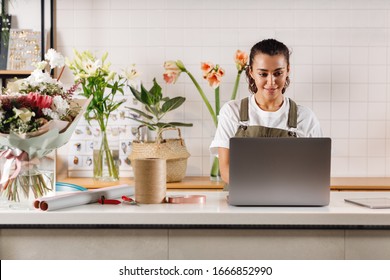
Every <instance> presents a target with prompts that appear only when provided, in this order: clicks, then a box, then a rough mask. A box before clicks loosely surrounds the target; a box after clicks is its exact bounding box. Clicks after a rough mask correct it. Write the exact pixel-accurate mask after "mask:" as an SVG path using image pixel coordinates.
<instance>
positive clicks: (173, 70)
mask: <svg viewBox="0 0 390 280" xmlns="http://www.w3.org/2000/svg"><path fill="white" fill-rule="evenodd" d="M164 68H165V72H164V74H163V78H164V80H165V82H166V83H167V84H174V83H176V81H177V79H178V78H179V76H180V73H181V72H182V70H181V69H180V68H179V67H178V66H177V63H176V62H175V61H173V60H170V61H165V62H164Z"/></svg>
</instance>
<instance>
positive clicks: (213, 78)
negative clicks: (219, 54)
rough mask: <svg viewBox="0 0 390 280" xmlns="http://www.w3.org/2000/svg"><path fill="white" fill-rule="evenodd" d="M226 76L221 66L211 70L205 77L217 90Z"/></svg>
mask: <svg viewBox="0 0 390 280" xmlns="http://www.w3.org/2000/svg"><path fill="white" fill-rule="evenodd" d="M224 74H225V70H223V69H222V68H221V67H219V65H217V66H216V67H215V68H213V69H211V71H210V72H209V73H207V75H206V76H205V77H204V78H205V79H206V80H207V81H208V82H209V85H210V86H211V87H212V88H213V89H216V88H217V87H219V84H220V83H221V78H222V76H223V75H224Z"/></svg>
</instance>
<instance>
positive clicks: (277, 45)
mask: <svg viewBox="0 0 390 280" xmlns="http://www.w3.org/2000/svg"><path fill="white" fill-rule="evenodd" d="M259 53H263V54H267V55H270V56H274V55H279V54H282V55H283V56H284V58H285V59H286V62H287V67H289V66H290V50H289V49H288V48H287V46H286V45H285V44H283V43H281V42H279V41H277V40H275V39H265V40H263V41H260V42H258V43H256V44H255V45H254V46H253V47H252V49H251V53H250V55H249V66H248V67H246V69H245V74H246V78H247V80H248V84H249V91H250V92H252V93H256V92H257V87H256V84H255V80H254V79H253V78H252V76H251V75H250V71H251V70H252V64H253V59H254V58H255V56H256V55H257V54H259ZM289 84H290V78H289V77H288V76H287V78H286V84H285V85H284V87H283V89H282V93H284V92H285V91H286V89H287V87H288V85H289Z"/></svg>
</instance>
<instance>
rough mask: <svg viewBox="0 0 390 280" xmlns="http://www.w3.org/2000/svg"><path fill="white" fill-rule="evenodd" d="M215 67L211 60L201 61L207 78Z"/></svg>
mask: <svg viewBox="0 0 390 280" xmlns="http://www.w3.org/2000/svg"><path fill="white" fill-rule="evenodd" d="M213 68H214V64H212V63H211V62H201V63H200V69H201V70H202V72H203V78H204V79H206V76H207V74H208V73H209V72H210V71H211V70H212V69H213Z"/></svg>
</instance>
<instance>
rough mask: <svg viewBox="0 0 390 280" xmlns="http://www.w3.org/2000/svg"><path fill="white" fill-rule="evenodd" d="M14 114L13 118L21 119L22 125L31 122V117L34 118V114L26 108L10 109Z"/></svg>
mask: <svg viewBox="0 0 390 280" xmlns="http://www.w3.org/2000/svg"><path fill="white" fill-rule="evenodd" d="M12 110H13V111H14V113H15V117H17V118H19V119H21V120H22V121H23V122H24V123H27V122H29V121H30V120H31V118H32V117H33V116H35V113H34V112H31V111H30V110H28V109H27V108H20V109H17V108H13V109H12Z"/></svg>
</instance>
